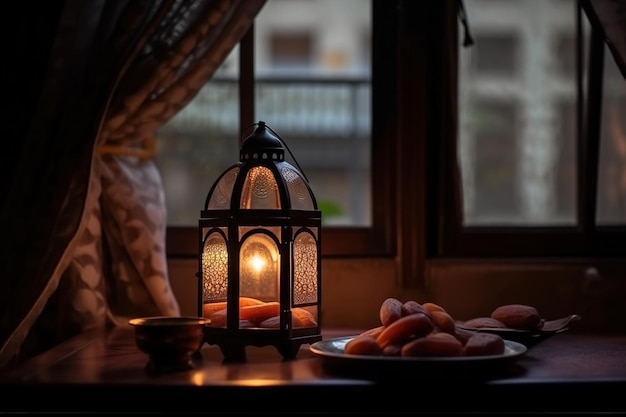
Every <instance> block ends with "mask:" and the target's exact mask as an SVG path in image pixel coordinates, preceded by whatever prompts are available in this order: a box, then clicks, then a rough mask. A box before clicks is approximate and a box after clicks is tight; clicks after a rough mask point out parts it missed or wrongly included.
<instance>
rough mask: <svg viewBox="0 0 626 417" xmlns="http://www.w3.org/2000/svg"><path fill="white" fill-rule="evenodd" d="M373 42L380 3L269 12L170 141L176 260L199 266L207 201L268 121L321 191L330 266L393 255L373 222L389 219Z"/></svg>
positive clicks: (171, 129) (170, 129) (288, 5)
mask: <svg viewBox="0 0 626 417" xmlns="http://www.w3.org/2000/svg"><path fill="white" fill-rule="evenodd" d="M371 39H372V2H371V0H348V1H343V2H334V1H308V0H294V1H288V2H286V1H284V0H269V1H268V2H267V3H266V5H265V6H264V8H263V9H262V11H261V13H260V14H259V15H258V16H257V18H256V20H255V25H254V29H253V31H251V32H250V33H249V34H248V35H247V36H246V38H245V39H244V40H242V42H241V44H240V46H239V47H238V48H237V49H236V50H235V51H233V52H232V53H231V54H230V55H229V57H227V59H226V60H225V62H224V63H223V65H222V66H221V67H220V69H219V70H218V71H217V73H216V74H215V75H214V76H213V77H212V79H211V80H210V81H209V82H208V83H207V85H206V86H205V87H204V88H203V89H202V90H201V91H200V92H199V93H198V95H197V96H196V98H194V100H193V101H192V103H190V104H189V105H188V106H187V107H186V108H185V109H183V110H182V111H181V112H180V113H179V114H178V115H176V117H175V118H174V119H172V120H171V121H170V122H169V123H168V124H167V125H165V126H164V127H163V128H162V129H160V131H159V140H158V143H159V146H158V153H157V164H158V166H159V169H160V171H161V172H162V177H163V183H164V187H165V191H166V202H167V208H168V225H169V226H170V227H169V229H168V242H169V243H168V245H167V246H168V250H169V253H170V254H175V255H185V254H189V255H191V254H195V251H196V249H195V248H193V246H192V245H193V244H194V243H195V242H194V241H195V232H194V235H193V238H191V236H192V235H191V234H190V233H191V231H192V230H193V228H196V227H197V220H198V216H199V211H200V209H201V207H202V205H203V204H204V198H205V197H206V194H207V193H208V191H209V188H210V186H211V184H212V182H213V181H214V180H215V179H216V178H217V177H218V175H219V174H220V173H221V172H223V171H224V170H225V169H226V168H227V167H228V166H229V165H231V164H232V163H234V162H236V160H237V158H238V155H239V152H238V146H239V144H238V139H239V138H240V136H243V135H244V134H249V133H251V131H247V132H246V133H242V132H243V131H244V129H245V127H246V126H249V125H250V124H252V123H254V122H256V121H258V120H264V121H265V122H266V123H268V125H269V126H270V127H271V128H272V129H274V130H275V131H276V132H278V133H279V134H280V135H281V137H282V138H283V139H284V140H285V141H286V142H287V145H288V146H289V149H290V150H291V151H292V153H293V155H294V157H295V158H297V162H298V165H300V166H301V167H302V168H303V171H304V173H305V175H306V176H307V178H308V179H309V181H310V182H311V186H312V188H313V190H314V192H315V195H316V198H317V200H318V204H319V207H320V209H321V210H322V219H323V222H324V225H325V226H327V227H326V229H325V233H324V238H325V241H326V243H323V245H322V247H323V250H324V253H325V254H326V255H330V256H332V255H346V254H347V255H352V254H364V253H370V254H372V253H378V254H381V253H382V254H391V253H392V251H393V249H392V247H391V246H390V240H389V239H388V238H385V239H381V234H380V233H379V232H375V231H374V229H375V228H378V229H380V226H379V224H380V223H381V220H375V219H373V212H374V210H376V211H377V213H380V214H378V217H379V218H380V217H389V216H388V215H387V214H386V213H388V211H389V210H388V209H386V208H385V209H381V208H377V207H374V206H373V204H372V198H371V189H372V188H371V187H372V185H371V177H372V172H371V148H372V117H371V115H372V110H371V107H372V94H373V92H372V87H371V78H372V59H371V56H372V51H371V49H372V44H371ZM364 40H366V41H367V42H364ZM248 53H249V55H247V54H248ZM252 53H254V59H252V56H251V55H252ZM250 63H253V65H249V64H250ZM242 68H245V69H242ZM252 68H253V73H254V80H253V81H251V80H250V83H249V84H247V81H246V75H245V73H246V71H252ZM248 87H250V88H248ZM252 115H253V116H252ZM385 221H386V220H385ZM384 233H387V234H389V233H390V232H389V231H385V232H384ZM337 236H339V237H340V238H339V239H337V238H336V237H337ZM324 238H323V239H324Z"/></svg>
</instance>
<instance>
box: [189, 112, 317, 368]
mask: <svg viewBox="0 0 626 417" xmlns="http://www.w3.org/2000/svg"><path fill="white" fill-rule="evenodd" d="M255 125H256V128H255V130H254V133H252V134H251V135H250V136H248V137H246V138H245V139H244V140H243V142H242V145H241V149H240V152H239V163H236V164H235V165H232V166H231V167H230V168H228V169H227V170H226V171H224V172H223V173H222V174H221V175H220V176H219V177H218V179H217V180H216V181H215V183H214V184H213V186H212V187H211V190H210V191H209V194H208V195H207V198H206V202H205V206H204V209H203V210H202V211H201V214H200V220H199V232H200V236H199V237H200V252H199V253H200V256H199V267H198V282H199V288H198V298H199V299H198V309H199V316H202V317H206V318H209V319H210V323H209V324H207V325H206V326H205V329H204V338H205V342H206V343H208V344H211V345H218V346H219V347H220V349H221V351H222V354H223V355H224V357H225V359H226V360H236V361H239V360H245V359H246V355H245V347H246V346H248V345H252V346H265V345H272V346H275V347H276V349H277V350H278V351H279V353H280V354H281V355H282V356H283V357H284V358H286V359H289V358H293V357H295V356H296V355H297V352H298V350H299V348H300V346H301V345H302V344H304V343H313V342H315V341H318V340H321V339H322V337H321V332H320V310H321V254H320V234H321V212H320V211H319V210H318V208H317V201H316V200H315V196H314V195H313V192H312V191H311V188H310V186H309V184H308V180H307V178H306V176H304V174H303V172H302V170H301V169H299V168H300V167H299V165H298V164H297V162H296V166H298V168H296V167H294V166H293V165H291V164H290V163H289V162H287V161H285V150H284V148H283V144H284V141H283V140H282V139H281V138H280V137H279V136H278V135H277V134H276V133H275V132H274V131H273V130H272V129H271V128H269V127H268V126H267V125H266V124H265V123H264V122H263V121H259V122H258V123H255ZM253 126H254V125H253ZM285 147H286V148H287V150H289V148H288V147H287V146H286V144H285ZM292 157H293V155H292ZM294 161H295V158H294Z"/></svg>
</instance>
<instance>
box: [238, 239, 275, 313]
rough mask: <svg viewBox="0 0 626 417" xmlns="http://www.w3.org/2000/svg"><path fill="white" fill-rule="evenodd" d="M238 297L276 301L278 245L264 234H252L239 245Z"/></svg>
mask: <svg viewBox="0 0 626 417" xmlns="http://www.w3.org/2000/svg"><path fill="white" fill-rule="evenodd" d="M239 268H240V269H239V295H240V296H241V297H252V298H257V299H259V300H263V301H266V302H269V301H278V294H279V286H280V283H279V279H280V255H279V253H278V245H277V244H276V241H275V240H274V239H272V237H270V236H269V235H268V234H266V233H261V232H259V233H253V234H251V235H249V236H248V237H247V238H246V239H245V240H244V241H243V243H242V245H241V251H240V258H239Z"/></svg>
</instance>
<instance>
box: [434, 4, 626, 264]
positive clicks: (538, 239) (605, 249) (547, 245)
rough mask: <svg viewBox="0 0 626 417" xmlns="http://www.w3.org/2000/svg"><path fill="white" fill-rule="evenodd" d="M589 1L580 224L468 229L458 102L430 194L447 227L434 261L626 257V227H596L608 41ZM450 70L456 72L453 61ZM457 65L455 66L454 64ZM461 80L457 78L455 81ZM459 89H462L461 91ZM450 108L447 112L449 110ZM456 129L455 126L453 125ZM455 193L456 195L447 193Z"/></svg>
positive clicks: (580, 109)
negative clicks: (458, 149)
mask: <svg viewBox="0 0 626 417" xmlns="http://www.w3.org/2000/svg"><path fill="white" fill-rule="evenodd" d="M586 3H587V2H586V1H584V0H583V2H577V14H578V24H577V32H578V33H577V49H578V53H577V69H576V75H577V79H578V94H577V95H578V99H577V113H578V123H577V135H578V137H577V152H578V160H577V172H578V178H577V184H576V188H577V193H578V197H577V207H576V211H577V213H578V217H577V222H576V225H573V226H571V227H569V226H568V227H556V226H555V227H549V226H545V227H531V226H516V227H512V226H511V227H501V226H498V227H485V226H462V224H461V219H462V213H461V211H462V206H461V204H460V197H459V195H460V191H459V190H460V186H459V185H458V180H457V178H458V176H457V174H456V172H457V171H455V170H456V169H457V168H456V165H455V164H456V162H453V158H454V156H452V155H449V152H448V153H446V149H448V150H449V149H453V148H454V141H455V140H456V125H457V122H458V119H457V117H458V112H457V108H456V103H453V102H452V103H448V104H447V105H444V106H443V108H442V109H441V112H442V114H445V113H446V112H448V115H449V116H448V117H449V118H450V119H454V120H455V122H454V128H453V129H454V131H453V129H452V128H450V129H448V130H447V131H446V129H445V127H442V131H444V134H443V135H442V136H441V137H442V138H443V145H442V146H441V148H440V149H439V150H438V153H439V161H440V164H441V166H442V167H443V175H442V178H441V181H431V182H430V183H429V184H430V186H431V188H429V191H428V194H429V195H433V196H434V195H438V196H439V199H438V201H441V205H440V206H438V207H436V208H435V210H436V211H437V212H438V213H439V215H438V216H433V217H432V221H431V222H430V223H435V224H437V225H441V227H440V228H438V230H437V232H436V233H435V232H433V233H432V235H431V236H432V238H431V239H430V240H429V258H430V259H454V258H457V259H458V258H462V259H485V258H491V259H518V260H519V259H542V260H546V259H549V260H557V259H558V260H565V259H569V260H573V258H577V259H578V260H580V258H616V257H622V256H624V255H626V248H625V247H624V245H620V241H621V242H623V241H624V239H625V238H626V227H623V226H598V225H596V224H595V216H596V200H597V177H598V158H599V146H600V118H601V109H602V78H603V65H604V64H603V62H604V49H605V40H604V34H603V33H602V31H601V30H600V29H599V25H598V24H597V22H593V21H592V16H589V15H590V13H589V7H588V4H587V5H586ZM583 13H585V14H586V15H587V16H588V17H589V19H590V22H591V23H592V24H591V34H590V35H591V36H590V42H589V63H588V67H587V70H588V77H587V85H586V90H585V88H584V87H585V86H584V83H583V65H585V63H584V62H583V59H582V56H583V48H584V47H585V45H583V40H582V30H583V29H582V17H583ZM459 47H460V46H459V44H458V41H456V40H455V38H454V37H452V38H450V39H448V42H447V48H450V49H453V50H454V51H455V52H454V53H453V54H451V55H453V56H454V58H452V59H457V57H458V51H459ZM448 64H450V65H449V66H450V68H456V65H455V63H454V62H452V60H451V61H450V62H448ZM453 64H454V65H453ZM451 78H454V79H456V77H451ZM455 88H456V87H455ZM446 106H447V107H446ZM451 125H452V124H451ZM445 190H454V191H455V192H445Z"/></svg>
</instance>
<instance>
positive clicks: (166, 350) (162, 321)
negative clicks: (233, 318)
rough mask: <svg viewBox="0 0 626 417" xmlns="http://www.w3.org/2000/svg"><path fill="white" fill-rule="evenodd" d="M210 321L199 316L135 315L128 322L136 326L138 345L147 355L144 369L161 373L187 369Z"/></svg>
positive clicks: (190, 366) (198, 348)
mask: <svg viewBox="0 0 626 417" xmlns="http://www.w3.org/2000/svg"><path fill="white" fill-rule="evenodd" d="M210 322H211V321H210V320H209V319H207V318H202V317H175V316H172V317H166V316H158V317H137V318H133V319H130V320H129V321H128V324H130V325H131V326H133V327H134V328H135V342H136V343H137V347H139V350H141V351H142V352H144V353H147V354H148V355H149V361H148V364H147V365H146V372H148V373H150V374H161V373H168V372H178V371H184V370H189V369H192V368H193V367H194V363H193V355H194V354H195V353H196V352H198V351H199V350H200V348H201V347H202V345H203V344H204V326H205V325H206V324H209V323H210Z"/></svg>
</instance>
